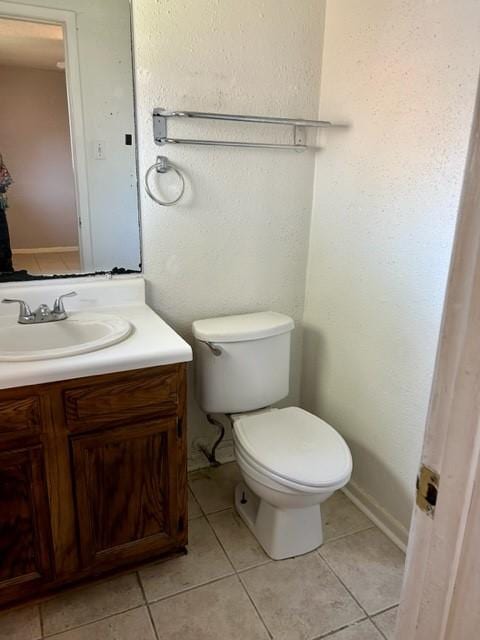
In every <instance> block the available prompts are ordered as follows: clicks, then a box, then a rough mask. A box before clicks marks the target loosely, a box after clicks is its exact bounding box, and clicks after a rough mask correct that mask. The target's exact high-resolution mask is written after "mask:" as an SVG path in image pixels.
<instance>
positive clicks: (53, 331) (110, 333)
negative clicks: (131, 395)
mask: <svg viewBox="0 0 480 640" xmlns="http://www.w3.org/2000/svg"><path fill="white" fill-rule="evenodd" d="M131 331H132V325H131V324H130V322H128V320H124V319H123V318H120V317H119V316H114V315H104V314H100V313H72V315H71V316H69V317H68V318H67V319H66V320H60V321H58V322H47V323H45V324H18V323H17V322H16V319H15V318H12V317H0V361H2V362H6V361H8V362H20V361H28V360H50V359H52V358H65V357H67V356H74V355H78V354H80V353H88V352H89V351H97V350H98V349H104V348H105V347H109V346H111V345H113V344H116V343H117V342H121V341H122V340H125V338H127V337H128V336H129V335H130V333H131Z"/></svg>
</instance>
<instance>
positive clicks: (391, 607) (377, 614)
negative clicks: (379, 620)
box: [370, 601, 400, 618]
mask: <svg viewBox="0 0 480 640" xmlns="http://www.w3.org/2000/svg"><path fill="white" fill-rule="evenodd" d="M399 605H400V601H399V602H397V604H392V605H390V606H389V607H385V609H379V610H378V611H375V613H371V614H370V617H371V618H374V617H375V616H379V615H381V614H382V613H387V611H391V610H392V609H395V607H398V606H399Z"/></svg>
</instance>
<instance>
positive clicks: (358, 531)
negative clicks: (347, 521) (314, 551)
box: [319, 522, 378, 548]
mask: <svg viewBox="0 0 480 640" xmlns="http://www.w3.org/2000/svg"><path fill="white" fill-rule="evenodd" d="M370 529H378V527H377V525H376V524H374V523H373V522H372V524H370V525H368V527H363V528H362V529H356V530H355V531H349V532H348V533H342V534H341V535H339V536H335V537H334V538H329V539H328V540H325V541H324V543H323V544H322V545H321V546H320V547H319V548H321V547H323V546H325V545H326V544H330V542H336V541H337V540H343V539H344V538H348V537H349V536H354V535H355V534H356V533H363V532H364V531H370Z"/></svg>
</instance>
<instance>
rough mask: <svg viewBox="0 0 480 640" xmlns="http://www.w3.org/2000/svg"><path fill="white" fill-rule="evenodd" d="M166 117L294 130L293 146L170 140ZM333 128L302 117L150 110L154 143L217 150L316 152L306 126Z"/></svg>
mask: <svg viewBox="0 0 480 640" xmlns="http://www.w3.org/2000/svg"><path fill="white" fill-rule="evenodd" d="M169 118H198V119H203V120H223V121H227V122H253V123H263V124H274V125H286V126H291V127H293V143H292V144H274V143H266V142H235V141H233V140H197V139H193V138H170V137H169V136H168V125H167V122H168V119H169ZM332 126H334V125H333V124H332V123H331V122H328V121H326V120H305V119H303V118H277V117H270V116H244V115H234V114H229V113H209V112H203V111H167V110H166V109H162V108H156V109H154V110H153V137H154V139H155V142H156V144H158V145H160V146H163V145H165V144H198V145H208V146H217V147H249V148H257V149H290V150H293V151H305V150H307V149H316V148H317V147H312V146H309V145H307V143H306V131H305V129H306V128H307V127H315V128H324V127H332Z"/></svg>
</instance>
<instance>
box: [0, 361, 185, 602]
mask: <svg viewBox="0 0 480 640" xmlns="http://www.w3.org/2000/svg"><path fill="white" fill-rule="evenodd" d="M185 372H186V364H185V363H181V364H169V365H163V366H159V367H152V368H147V369H139V370H135V371H127V372H123V373H114V374H104V375H97V376H93V377H85V378H77V379H73V380H66V381H60V382H51V383H47V384H39V385H34V386H28V387H17V388H13V389H4V390H1V391H0V605H3V604H6V603H11V602H13V601H16V600H21V599H24V598H28V597H32V596H34V595H37V594H38V595H40V594H42V593H45V592H47V591H49V590H52V589H55V588H57V587H59V586H61V585H63V584H67V583H70V582H74V581H78V580H81V579H83V578H88V577H91V576H96V575H100V574H102V573H107V572H112V571H113V570H115V569H117V568H121V567H124V566H126V565H129V564H134V563H136V562H140V561H144V560H147V559H153V558H155V557H156V556H158V555H161V554H164V553H166V552H169V551H174V550H177V549H180V548H182V547H183V546H184V545H185V544H186V542H187V469H186V433H185V431H186V425H185V395H186V381H185Z"/></svg>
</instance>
